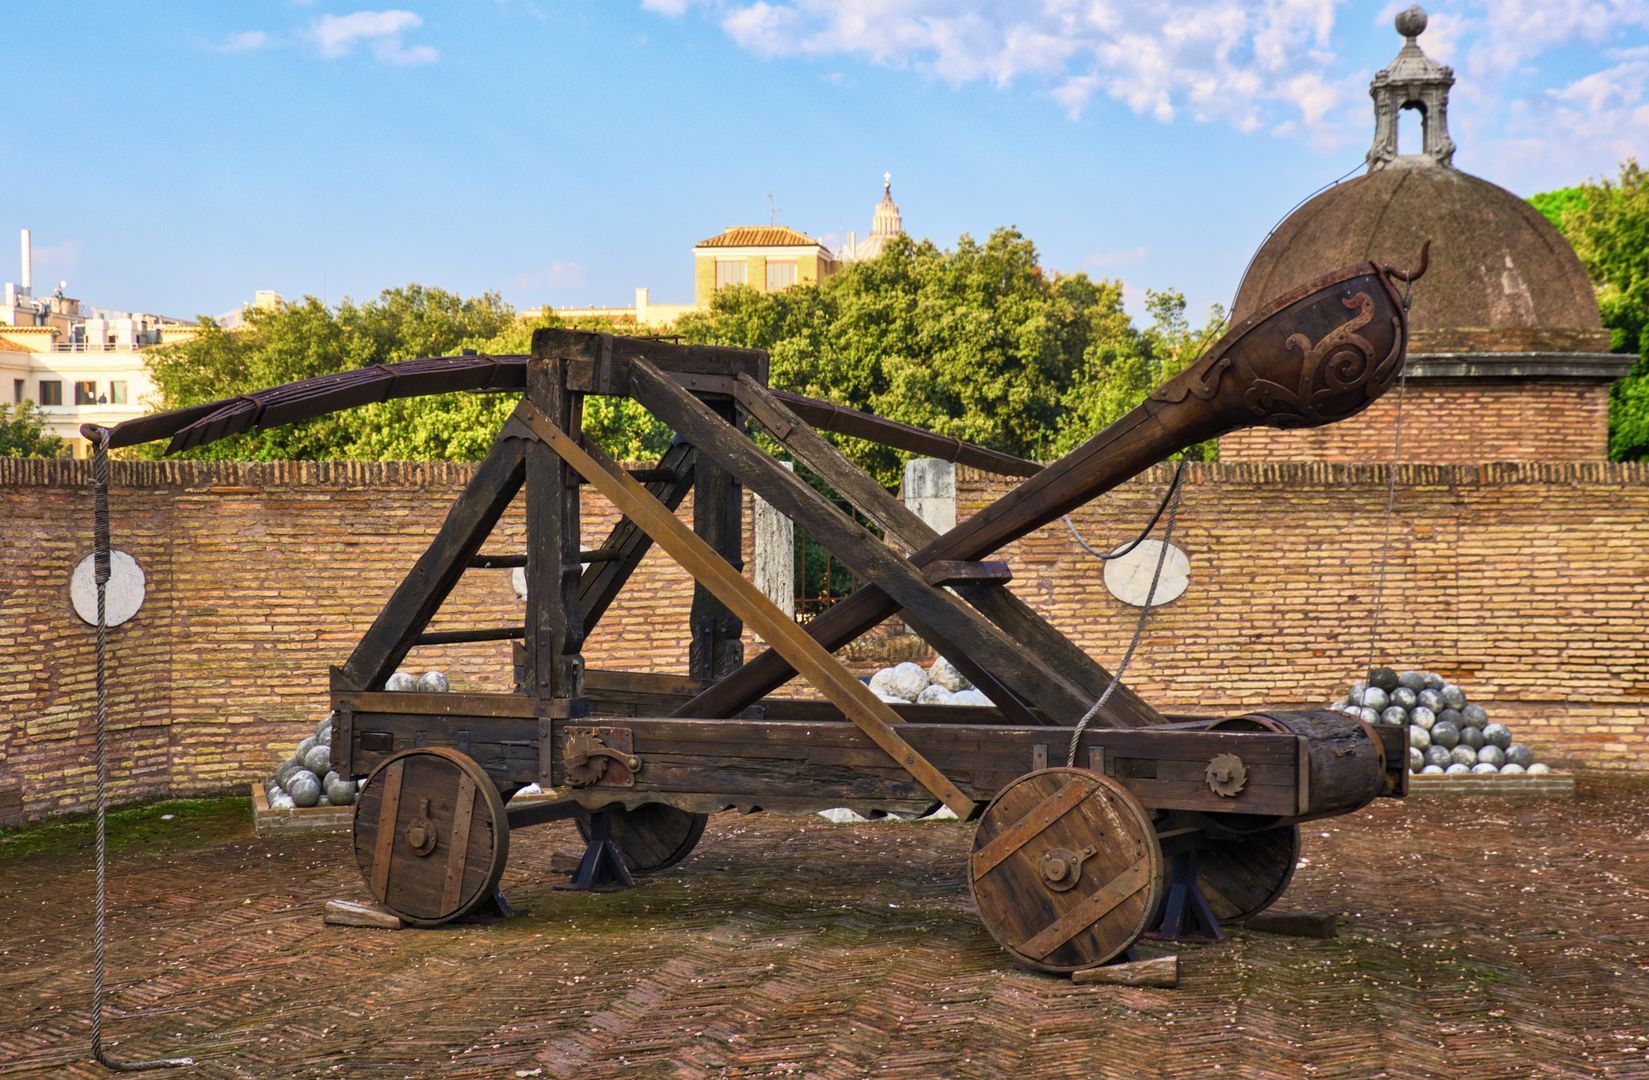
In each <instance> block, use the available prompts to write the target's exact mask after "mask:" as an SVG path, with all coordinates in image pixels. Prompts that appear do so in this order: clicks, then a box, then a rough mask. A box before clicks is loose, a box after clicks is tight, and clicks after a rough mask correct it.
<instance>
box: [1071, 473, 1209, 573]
mask: <svg viewBox="0 0 1649 1080" xmlns="http://www.w3.org/2000/svg"><path fill="white" fill-rule="evenodd" d="M1184 475H1185V459H1184V458H1180V462H1179V468H1177V469H1175V470H1174V479H1173V480H1172V481H1171V482H1170V483H1169V485H1168V490H1167V491H1165V492H1163V493H1162V501H1161V502H1159V503H1157V512H1156V513H1154V514H1152V515H1151V520H1150V521H1148V522H1146V523H1145V528H1144V529H1142V530H1140V534H1139V535H1138V536H1136V537H1134V538H1133V539H1132V540H1130V541H1129V542H1128V543H1127V544H1125V545H1124V546H1123V547H1121V548H1119V549H1118V550H1116V551H1112V552H1109V553H1107V552H1104V551H1099V550H1097V549H1096V548H1094V547H1093V546H1092V545H1091V544H1089V543H1088V541H1086V540H1084V539H1083V538H1082V534H1081V533H1079V532H1077V531H1076V523H1075V522H1073V521H1072V520H1071V515H1069V514H1066V515H1064V519H1063V520H1064V522H1065V527H1066V528H1067V529H1069V530H1071V539H1073V540H1075V541H1076V542H1077V543H1078V544H1080V545H1081V547H1082V550H1083V551H1086V552H1087V553H1088V554H1090V555H1092V556H1093V557H1094V558H1096V559H1099V560H1101V561H1102V562H1110V561H1111V560H1112V559H1120V558H1122V557H1123V556H1124V555H1126V554H1128V553H1129V552H1130V551H1132V550H1134V549H1135V548H1137V547H1139V546H1140V545H1141V544H1143V543H1145V538H1146V537H1147V536H1150V535H1151V530H1152V529H1154V528H1156V527H1157V519H1159V518H1161V517H1162V512H1163V511H1164V510H1166V509H1168V500H1170V499H1172V498H1173V497H1174V493H1175V492H1177V491H1179V484H1180V478H1181V477H1182V476H1184Z"/></svg>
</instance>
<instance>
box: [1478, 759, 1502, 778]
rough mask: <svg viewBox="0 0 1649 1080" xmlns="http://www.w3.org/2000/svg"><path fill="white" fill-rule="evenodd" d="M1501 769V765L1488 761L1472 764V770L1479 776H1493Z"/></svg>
mask: <svg viewBox="0 0 1649 1080" xmlns="http://www.w3.org/2000/svg"><path fill="white" fill-rule="evenodd" d="M1499 771H1500V766H1498V765H1494V764H1491V763H1490V762H1487V761H1479V762H1478V763H1477V764H1476V765H1473V766H1472V772H1474V773H1477V774H1478V775H1479V776H1492V775H1494V774H1495V773H1497V772H1499Z"/></svg>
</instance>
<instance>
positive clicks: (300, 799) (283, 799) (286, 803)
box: [264, 671, 447, 810]
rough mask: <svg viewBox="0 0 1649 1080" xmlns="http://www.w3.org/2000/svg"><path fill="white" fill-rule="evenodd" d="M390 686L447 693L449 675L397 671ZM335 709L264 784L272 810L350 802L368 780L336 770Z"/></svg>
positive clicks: (429, 692) (337, 804)
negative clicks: (334, 758)
mask: <svg viewBox="0 0 1649 1080" xmlns="http://www.w3.org/2000/svg"><path fill="white" fill-rule="evenodd" d="M384 688H385V689H386V690H400V691H406V690H421V691H423V692H424V693H428V694H439V693H445V692H446V690H447V677H446V676H445V675H443V674H442V673H441V672H439V671H428V672H425V673H424V675H423V677H422V678H414V677H413V676H411V675H408V674H406V673H405V672H400V671H397V672H396V673H395V674H393V675H391V676H390V677H389V682H388V683H386V684H385V687H384ZM332 717H333V714H332V713H327V714H326V719H325V720H322V721H321V722H320V723H319V724H318V725H317V726H316V728H315V734H313V735H306V736H304V739H303V741H302V742H300V743H299V744H298V748H297V749H296V750H294V751H293V752H292V756H291V757H289V758H287V759H286V760H285V761H284V762H282V763H281V765H280V767H279V768H277V769H276V770H275V775H274V776H272V777H270V779H269V781H268V782H267V783H266V784H265V785H264V792H265V794H267V795H268V796H269V808H270V809H271V810H290V809H292V808H293V807H294V806H348V805H349V804H350V803H352V802H354V801H355V795H356V793H357V792H359V791H360V789H361V785H362V784H365V783H366V781H364V780H362V781H360V782H356V781H354V780H350V779H348V778H346V777H342V776H339V775H338V774H337V773H336V772H333V771H332Z"/></svg>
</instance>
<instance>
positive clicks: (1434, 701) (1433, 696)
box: [1418, 690, 1444, 712]
mask: <svg viewBox="0 0 1649 1080" xmlns="http://www.w3.org/2000/svg"><path fill="white" fill-rule="evenodd" d="M1418 696H1419V698H1420V704H1422V705H1424V706H1425V707H1426V708H1428V709H1430V710H1431V711H1432V712H1437V711H1438V710H1439V709H1442V708H1444V705H1443V695H1442V694H1441V693H1439V692H1437V691H1436V690H1422V691H1420V693H1419V695H1418Z"/></svg>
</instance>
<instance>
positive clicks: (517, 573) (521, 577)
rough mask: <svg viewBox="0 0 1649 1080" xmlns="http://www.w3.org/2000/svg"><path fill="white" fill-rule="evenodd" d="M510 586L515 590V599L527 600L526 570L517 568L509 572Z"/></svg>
mask: <svg viewBox="0 0 1649 1080" xmlns="http://www.w3.org/2000/svg"><path fill="white" fill-rule="evenodd" d="M510 584H511V585H512V586H513V587H514V588H515V596H516V599H518V600H525V599H526V598H527V568H526V567H525V566H517V567H516V568H514V569H513V570H511V571H510Z"/></svg>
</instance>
